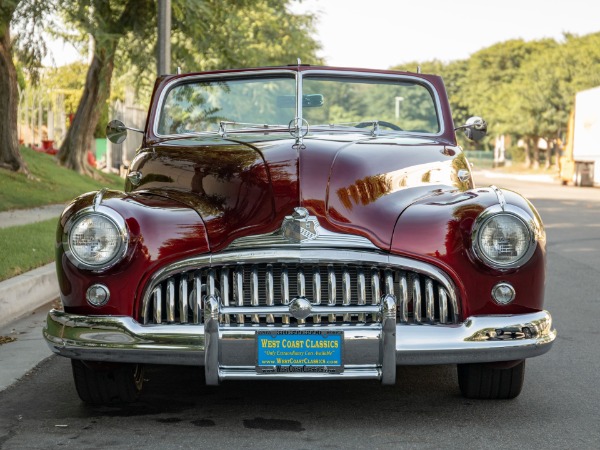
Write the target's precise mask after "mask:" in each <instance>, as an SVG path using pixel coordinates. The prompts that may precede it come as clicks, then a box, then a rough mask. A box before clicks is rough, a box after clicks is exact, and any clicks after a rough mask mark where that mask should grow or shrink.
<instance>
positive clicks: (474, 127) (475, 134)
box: [455, 116, 487, 142]
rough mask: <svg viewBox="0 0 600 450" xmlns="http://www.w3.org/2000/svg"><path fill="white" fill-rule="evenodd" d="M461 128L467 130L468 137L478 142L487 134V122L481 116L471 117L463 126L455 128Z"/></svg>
mask: <svg viewBox="0 0 600 450" xmlns="http://www.w3.org/2000/svg"><path fill="white" fill-rule="evenodd" d="M461 129H462V130H465V136H466V137H467V139H469V140H470V141H475V142H478V141H480V140H482V139H483V138H484V137H485V135H486V134H487V122H486V121H485V120H483V119H482V118H481V117H477V116H473V117H469V119H468V120H467V122H466V123H465V124H464V125H463V126H462V127H458V128H456V129H455V130H461Z"/></svg>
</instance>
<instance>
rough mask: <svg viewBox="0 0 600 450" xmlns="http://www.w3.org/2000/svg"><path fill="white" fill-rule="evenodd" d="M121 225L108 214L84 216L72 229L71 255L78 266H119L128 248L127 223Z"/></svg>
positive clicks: (69, 246)
mask: <svg viewBox="0 0 600 450" xmlns="http://www.w3.org/2000/svg"><path fill="white" fill-rule="evenodd" d="M119 219H121V220H120V221H119V222H122V224H121V225H119V224H118V223H117V221H116V220H115V219H114V218H112V217H110V216H108V215H105V214H101V213H97V212H89V213H80V215H79V217H76V218H74V220H73V222H72V224H70V226H69V227H68V231H67V236H66V238H67V239H66V244H67V245H66V247H67V248H66V250H67V256H68V257H69V259H70V260H71V262H73V264H75V265H76V266H77V267H80V268H86V269H107V268H108V267H110V266H112V265H113V264H115V263H116V262H117V261H118V260H119V259H121V257H122V256H123V254H124V253H125V250H126V248H127V235H126V229H125V225H124V221H123V220H122V218H121V217H120V216H119Z"/></svg>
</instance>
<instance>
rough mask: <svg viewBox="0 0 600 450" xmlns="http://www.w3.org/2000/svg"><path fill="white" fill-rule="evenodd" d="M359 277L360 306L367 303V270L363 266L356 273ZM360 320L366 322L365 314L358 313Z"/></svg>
mask: <svg viewBox="0 0 600 450" xmlns="http://www.w3.org/2000/svg"><path fill="white" fill-rule="evenodd" d="M356 277H357V279H358V280H357V291H358V304H359V305H360V306H362V305H366V304H367V281H366V279H365V271H364V270H363V268H362V267H361V268H359V269H358V271H357V274H356ZM358 320H359V322H365V321H366V320H365V315H364V314H359V315H358Z"/></svg>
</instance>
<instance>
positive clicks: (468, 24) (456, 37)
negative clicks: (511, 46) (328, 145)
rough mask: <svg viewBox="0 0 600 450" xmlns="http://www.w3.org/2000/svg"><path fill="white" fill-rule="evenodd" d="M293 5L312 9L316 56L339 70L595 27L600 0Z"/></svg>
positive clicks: (455, 54) (449, 57)
mask: <svg viewBox="0 0 600 450" xmlns="http://www.w3.org/2000/svg"><path fill="white" fill-rule="evenodd" d="M294 9H295V10H296V11H308V12H312V13H316V14H317V16H318V17H319V20H318V22H317V32H318V36H317V40H319V41H320V42H321V45H322V47H323V48H322V51H321V53H320V56H323V57H324V58H325V60H326V62H327V64H329V65H332V66H342V67H343V66H349V67H365V68H373V69H387V68H389V67H391V66H396V65H401V64H403V63H407V62H412V61H429V60H432V59H438V60H440V61H444V62H448V61H453V60H458V59H466V58H468V57H469V56H470V55H471V54H472V53H475V52H477V51H478V50H481V49H482V48H486V47H489V46H490V45H492V44H495V43H497V42H502V41H506V40H509V39H519V38H520V39H524V40H526V41H530V40H535V39H542V38H554V39H557V40H560V39H562V36H563V33H565V32H569V33H573V34H578V35H584V34H588V33H593V32H597V31H600V0H568V1H565V0H496V1H489V0H487V1H486V0H411V1H407V0H320V1H319V0H303V1H302V2H301V4H300V5H299V6H297V7H295V8H294ZM306 63H310V62H309V61H306Z"/></svg>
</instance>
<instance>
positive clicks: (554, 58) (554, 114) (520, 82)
mask: <svg viewBox="0 0 600 450" xmlns="http://www.w3.org/2000/svg"><path fill="white" fill-rule="evenodd" d="M417 65H421V67H422V69H423V72H425V73H436V74H440V75H442V77H443V78H444V81H445V84H446V89H447V91H448V97H449V100H450V104H451V107H452V111H453V116H454V122H455V125H460V124H463V123H464V122H465V120H466V119H467V118H468V117H470V116H475V115H477V116H481V117H483V118H484V119H485V120H486V121H487V122H488V132H489V138H488V139H487V140H486V141H484V142H483V143H479V144H478V147H479V148H483V147H486V146H488V145H489V142H490V140H492V139H493V138H494V137H495V136H497V135H499V134H512V135H514V137H515V139H514V141H515V142H516V141H517V140H518V139H519V138H526V139H527V140H528V141H530V142H537V139H538V138H544V139H547V140H552V139H556V138H558V137H559V136H561V135H563V134H564V132H565V129H566V127H567V121H568V116H569V112H570V110H571V108H572V107H573V101H574V98H575V93H577V92H579V91H581V90H584V89H589V88H592V87H595V86H599V85H600V33H593V34H588V35H586V36H581V37H579V36H573V35H565V37H564V41H561V42H557V41H555V40H552V39H542V40H537V41H530V42H525V41H523V40H511V41H506V42H501V43H498V44H495V45H492V46H490V47H488V48H485V49H483V50H480V51H478V52H477V53H474V54H473V55H471V57H470V58H469V59H468V60H461V61H452V62H449V63H442V62H440V61H427V62H422V63H416V62H413V63H410V64H404V65H402V67H397V68H398V69H400V70H402V68H409V69H410V70H413V71H414V70H415V68H416V66H417ZM459 136H460V134H459ZM459 140H461V143H463V142H465V141H462V138H460V137H459ZM465 143H466V142H465ZM469 145H472V144H466V146H467V148H468V146H469ZM511 153H512V154H513V155H514V156H515V158H518V159H524V158H525V156H524V153H523V150H522V149H516V148H515V149H511Z"/></svg>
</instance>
